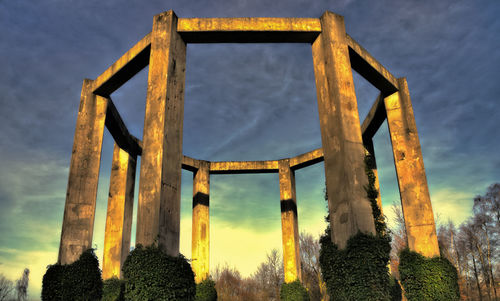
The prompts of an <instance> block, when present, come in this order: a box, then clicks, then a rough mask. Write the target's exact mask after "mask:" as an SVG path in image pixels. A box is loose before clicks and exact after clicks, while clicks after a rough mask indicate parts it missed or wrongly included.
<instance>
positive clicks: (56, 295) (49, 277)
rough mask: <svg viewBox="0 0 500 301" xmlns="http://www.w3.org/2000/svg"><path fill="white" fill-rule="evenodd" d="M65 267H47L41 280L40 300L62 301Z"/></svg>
mask: <svg viewBox="0 0 500 301" xmlns="http://www.w3.org/2000/svg"><path fill="white" fill-rule="evenodd" d="M64 270H65V266H63V265H60V264H53V265H49V266H48V267H47V272H45V275H43V279H42V300H62V296H63V287H62V279H63V277H64Z"/></svg>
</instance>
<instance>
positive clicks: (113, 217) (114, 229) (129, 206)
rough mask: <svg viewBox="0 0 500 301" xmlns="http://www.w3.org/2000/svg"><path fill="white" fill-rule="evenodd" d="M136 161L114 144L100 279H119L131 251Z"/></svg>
mask: <svg viewBox="0 0 500 301" xmlns="http://www.w3.org/2000/svg"><path fill="white" fill-rule="evenodd" d="M136 161H137V160H136V157H135V156H131V155H129V154H128V153H127V152H126V151H125V150H123V149H121V148H120V147H119V146H118V145H117V144H116V143H115V148H114V150H113V163H112V165H111V177H110V181H109V197H108V211H107V215H106V230H105V234H104V252H103V255H104V256H103V261H102V278H103V279H109V278H111V277H113V276H115V277H118V278H122V274H121V270H122V265H123V263H124V262H125V259H126V258H127V256H128V253H129V251H130V235H131V231H132V212H133V209H134V184H135V168H136Z"/></svg>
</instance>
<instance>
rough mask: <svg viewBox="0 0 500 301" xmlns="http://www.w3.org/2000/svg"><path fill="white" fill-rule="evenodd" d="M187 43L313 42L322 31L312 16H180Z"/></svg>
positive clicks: (182, 31) (181, 28)
mask: <svg viewBox="0 0 500 301" xmlns="http://www.w3.org/2000/svg"><path fill="white" fill-rule="evenodd" d="M177 31H178V32H179V33H180V34H181V36H182V37H183V39H184V40H185V41H186V43H286V42H288V43H312V42H313V41H314V39H315V38H316V37H317V36H318V34H319V33H320V32H321V24H320V22H319V20H318V19H315V18H190V19H182V18H181V19H179V22H178V25H177Z"/></svg>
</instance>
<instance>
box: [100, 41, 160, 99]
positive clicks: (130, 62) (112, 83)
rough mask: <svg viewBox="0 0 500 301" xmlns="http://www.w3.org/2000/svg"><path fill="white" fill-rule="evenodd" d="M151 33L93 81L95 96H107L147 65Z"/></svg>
mask: <svg viewBox="0 0 500 301" xmlns="http://www.w3.org/2000/svg"><path fill="white" fill-rule="evenodd" d="M150 51H151V33H148V34H147V35H146V36H145V37H144V38H142V39H141V40H140V41H139V42H138V43H137V44H135V45H134V47H132V48H130V49H129V50H128V51H127V52H126V53H125V54H123V55H122V56H121V57H120V58H119V59H118V60H117V61H116V62H115V63H114V64H113V65H111V66H109V68H108V69H106V70H105V71H104V72H103V73H102V74H101V75H99V77H98V78H96V80H95V81H94V87H93V91H94V93H95V94H97V95H101V96H109V95H110V94H111V93H113V92H114V91H115V90H116V89H118V88H119V87H121V85H123V84H124V83H126V82H127V81H128V80H129V79H131V78H132V77H133V76H134V75H136V74H137V72H139V71H141V70H142V69H143V68H144V67H146V66H147V65H148V63H149V56H150Z"/></svg>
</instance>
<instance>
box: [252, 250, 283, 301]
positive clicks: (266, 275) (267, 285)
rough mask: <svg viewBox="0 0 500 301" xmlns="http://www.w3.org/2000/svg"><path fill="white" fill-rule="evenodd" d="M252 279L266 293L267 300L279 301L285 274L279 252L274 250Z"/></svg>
mask: <svg viewBox="0 0 500 301" xmlns="http://www.w3.org/2000/svg"><path fill="white" fill-rule="evenodd" d="M252 278H253V279H255V280H256V282H257V283H258V284H259V286H260V287H261V289H262V290H263V291H264V292H266V295H267V298H266V299H267V300H279V297H280V287H281V284H282V283H283V281H284V274H283V260H282V259H281V256H280V254H279V252H278V250H276V249H273V250H271V252H270V253H268V254H267V258H266V261H265V262H263V263H261V264H260V265H259V267H258V268H257V271H256V272H255V273H254V274H253V277H252Z"/></svg>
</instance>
